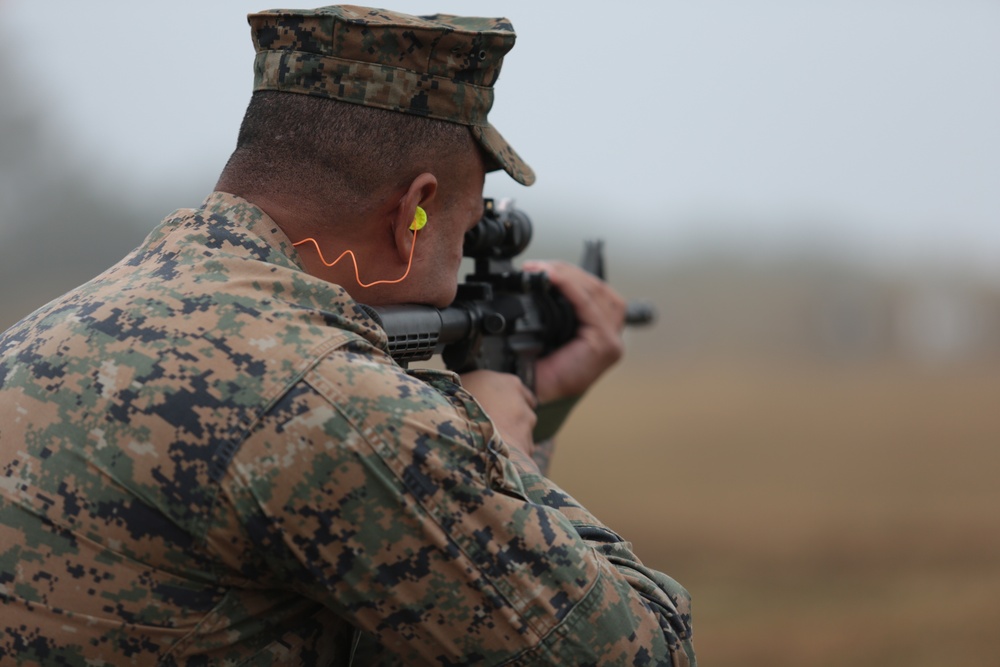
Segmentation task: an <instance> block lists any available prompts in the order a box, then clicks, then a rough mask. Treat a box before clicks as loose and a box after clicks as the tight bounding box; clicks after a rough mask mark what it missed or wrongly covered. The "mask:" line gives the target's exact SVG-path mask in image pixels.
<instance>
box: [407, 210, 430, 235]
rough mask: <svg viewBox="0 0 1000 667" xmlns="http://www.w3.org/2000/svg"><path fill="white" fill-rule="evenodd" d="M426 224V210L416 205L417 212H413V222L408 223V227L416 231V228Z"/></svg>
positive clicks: (421, 227)
mask: <svg viewBox="0 0 1000 667" xmlns="http://www.w3.org/2000/svg"><path fill="white" fill-rule="evenodd" d="M426 224H427V211H425V210H424V209H422V208H420V207H419V206H418V207H417V212H416V213H414V214H413V222H411V223H410V229H412V230H413V231H417V230H418V229H423V228H424V225H426Z"/></svg>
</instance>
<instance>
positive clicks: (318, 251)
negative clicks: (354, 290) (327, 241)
mask: <svg viewBox="0 0 1000 667" xmlns="http://www.w3.org/2000/svg"><path fill="white" fill-rule="evenodd" d="M421 226H423V225H421ZM309 242H312V244H313V245H314V246H316V254H318V255H319V261H321V262H323V264H325V265H326V266H333V265H334V264H336V263H337V262H339V261H340V260H342V259H344V256H345V255H350V256H351V262H352V263H353V264H354V278H355V280H357V281H358V285H360V286H361V287H372V286H374V285H394V284H396V283H401V282H403V281H404V280H406V276H408V275H410V268H411V267H412V266H413V251H414V250H415V249H416V247H417V230H416V229H414V230H413V239H412V241H411V242H410V261H409V262H407V264H406V272H405V273H404V274H403V275H402V276H401V277H399V278H397V279H395V280H376V281H375V282H372V283H363V282H361V273H360V272H359V271H358V258H357V257H356V256H355V255H354V251H352V250H345V251H344V252H342V253H340V257H338V258H337V259H335V260H333V261H332V262H328V261H326V258H325V257H323V251H322V250H321V249H320V247H319V242H318V241H316V239H314V238H312V237H311V236H310V237H309V238H307V239H302V240H301V241H297V242H295V243H293V244H292V245H293V246H300V245H302V244H303V243H309Z"/></svg>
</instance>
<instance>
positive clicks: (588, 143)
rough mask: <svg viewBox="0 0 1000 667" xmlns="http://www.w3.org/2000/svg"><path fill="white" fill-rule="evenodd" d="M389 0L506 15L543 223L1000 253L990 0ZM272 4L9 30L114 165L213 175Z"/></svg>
mask: <svg viewBox="0 0 1000 667" xmlns="http://www.w3.org/2000/svg"><path fill="white" fill-rule="evenodd" d="M293 6H296V5H293ZM388 6H389V7H390V8H392V9H397V10H399V11H405V12H409V13H416V14H425V13H432V12H436V11H443V12H449V13H463V14H478V15H491V16H496V15H503V16H507V17H509V18H510V19H511V20H512V22H513V24H514V27H515V29H516V30H517V32H518V43H517V46H516V47H515V48H514V50H513V51H512V53H511V54H510V55H509V56H508V57H507V59H506V61H505V63H504V67H503V73H502V75H501V77H500V81H499V83H498V85H497V101H496V104H495V106H494V110H493V112H492V113H491V120H492V121H493V123H494V125H496V126H497V128H498V129H500V131H501V132H502V133H503V134H504V135H505V137H506V138H507V139H508V140H509V141H510V142H511V143H512V144H513V145H514V146H515V147H516V148H517V150H518V151H519V152H520V153H521V155H522V156H523V157H524V158H525V159H526V160H527V161H528V162H529V164H531V165H532V166H533V167H534V168H535V170H536V172H537V173H538V182H537V184H536V185H535V186H533V187H532V188H523V187H522V186H519V185H517V184H515V183H514V182H513V181H511V180H510V179H509V178H506V177H505V176H503V175H492V176H491V177H490V178H489V179H488V181H487V194H489V195H494V196H498V197H501V196H514V197H516V198H517V200H518V203H519V204H520V205H521V206H522V208H524V209H525V210H527V211H528V212H529V213H535V215H534V216H533V217H535V221H536V223H537V224H545V225H548V226H550V228H552V229H556V228H558V229H562V230H565V233H566V234H567V235H569V236H571V235H574V234H575V233H576V232H575V230H574V228H573V226H572V225H573V222H574V221H575V220H577V219H584V220H586V222H585V223H584V224H585V225H589V226H593V225H594V224H595V223H596V222H597V221H599V222H600V223H601V224H603V225H606V226H607V227H608V228H609V229H610V231H609V232H608V234H609V235H611V236H616V237H621V238H623V239H626V240H627V241H629V242H631V243H634V244H638V243H640V242H641V243H642V245H643V247H644V248H645V249H647V250H649V251H652V252H657V251H660V250H667V249H669V248H670V247H673V246H676V245H677V244H679V243H683V242H685V240H687V241H690V239H691V238H699V237H712V236H719V237H721V238H725V239H729V241H730V242H737V243H747V244H750V245H753V244H755V243H765V244H766V243H774V242H785V241H787V240H788V239H792V240H793V241H796V242H798V241H801V240H804V239H820V240H821V241H822V242H824V243H833V244H836V243H847V244H856V245H861V246H864V247H865V248H866V249H867V251H869V252H873V253H876V254H878V253H884V254H886V256H890V255H891V256H908V255H916V256H919V255H929V256H935V255H938V256H941V257H946V258H951V259H953V260H958V261H963V262H970V263H974V264H979V265H983V266H997V265H1000V188H998V184H1000V66H998V63H1000V39H998V34H1000V2H996V0H940V1H936V2H931V1H928V0H892V1H890V0H882V1H879V0H824V1H820V0H772V1H764V0H647V1H628V0H621V1H619V2H614V3H608V2H593V1H589V0H584V1H574V2H569V1H552V0H547V1H545V2H543V1H542V0H530V1H516V0H513V1H511V0H508V1H505V2H485V1H479V0H422V1H421V2H414V1H411V0H398V1H396V2H393V3H391V4H388ZM271 7H273V6H272V5H266V4H261V3H260V2H247V1H245V0H211V1H209V0H199V1H194V0H183V1H179V0H175V1H172V2H169V3H168V2H135V1H134V0H133V1H131V2H126V1H124V0H121V1H110V0H92V1H91V2H87V3H80V2H71V1H68V0H67V1H49V2H38V1H37V0H0V39H3V40H4V41H5V42H6V44H7V49H6V51H7V53H8V55H9V56H13V59H14V60H13V63H12V65H13V66H14V67H15V68H16V69H17V70H18V72H19V76H20V77H21V78H22V80H25V81H28V82H30V83H31V87H32V89H33V90H32V93H33V94H34V95H35V96H37V97H38V98H39V99H40V100H42V101H43V102H44V104H45V105H46V107H47V108H48V109H49V112H50V114H51V123H52V128H53V133H54V134H55V135H57V136H58V137H60V140H61V141H62V140H65V143H66V145H67V150H69V151H70V152H72V153H76V154H79V155H82V156H86V159H87V160H88V162H89V163H91V164H92V165H93V168H94V170H95V171H98V170H99V171H101V172H102V173H104V174H105V175H104V176H103V177H102V178H104V179H106V180H107V181H108V182H114V183H120V184H122V185H124V186H125V187H127V188H132V189H135V191H136V192H137V193H139V194H141V193H143V192H149V191H153V190H156V191H158V192H166V193H169V192H170V189H171V188H176V189H177V191H178V192H185V193H187V192H194V191H198V192H199V193H200V192H202V191H204V192H206V193H207V192H208V190H210V188H211V186H212V184H213V183H214V179H215V176H216V175H217V174H218V171H219V169H220V168H221V166H222V165H223V164H224V162H225V160H226V158H227V157H228V154H229V152H230V151H231V150H232V147H233V145H234V141H235V136H236V130H237V128H238V125H239V121H240V118H241V117H242V113H243V110H244V108H245V106H246V102H247V100H248V98H249V94H250V88H251V84H252V72H251V63H252V59H253V49H252V47H251V44H250V38H249V28H248V26H247V23H246V19H245V15H246V13H247V12H249V11H256V10H260V9H267V8H271ZM0 103H2V102H0ZM192 203H196V202H191V201H179V202H177V205H179V206H180V205H190V204H192ZM539 214H540V215H542V216H544V219H543V220H539V219H538V217H539Z"/></svg>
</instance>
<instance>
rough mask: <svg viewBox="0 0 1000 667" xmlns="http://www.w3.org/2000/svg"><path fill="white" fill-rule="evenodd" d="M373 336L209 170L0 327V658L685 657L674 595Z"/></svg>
mask: <svg viewBox="0 0 1000 667" xmlns="http://www.w3.org/2000/svg"><path fill="white" fill-rule="evenodd" d="M384 348H385V337H384V333H383V332H382V331H381V330H380V329H378V328H377V327H376V326H375V325H374V323H373V322H372V321H371V320H370V319H368V318H367V317H366V316H365V315H364V313H363V311H361V310H360V309H359V307H358V306H357V305H356V304H355V302H354V301H352V300H351V298H350V297H349V296H348V295H347V294H346V292H345V291H344V290H343V289H342V288H340V287H338V286H336V285H333V284H330V283H326V282H324V281H321V280H319V279H317V278H313V277H311V276H309V275H308V274H306V273H305V272H304V271H303V270H302V267H301V266H300V265H299V264H298V263H297V260H296V255H295V252H294V250H293V249H292V247H291V244H290V242H289V240H288V238H287V237H285V236H284V235H283V233H282V232H281V231H280V230H279V229H278V228H277V226H276V225H275V224H274V222H273V221H272V220H270V219H269V218H268V217H267V216H266V214H264V213H263V212H262V211H261V210H260V209H258V208H256V207H254V206H253V205H251V204H250V203H248V202H246V201H245V200H242V199H240V198H238V197H234V196H232V195H227V194H223V193H213V194H212V195H211V196H210V197H209V198H208V199H207V200H206V202H205V204H204V205H203V207H202V208H200V209H197V210H194V209H191V210H180V211H177V212H175V213H174V214H172V215H171V216H169V217H168V218H167V219H166V220H164V222H163V223H161V224H160V226H159V227H158V228H157V229H156V230H154V231H153V232H152V233H151V234H150V236H149V237H148V238H147V239H146V241H145V242H144V243H143V245H142V246H140V247H139V248H138V249H136V250H135V251H133V252H132V253H131V254H130V255H128V256H127V257H126V258H124V259H123V260H122V261H121V262H120V263H118V264H117V265H115V266H114V267H112V268H110V269H109V270H107V271H106V272H104V273H103V274H101V275H100V276H98V277H97V278H95V279H94V280H92V281H90V282H89V283H87V284H85V285H83V286H81V287H79V288H77V289H76V290H74V291H72V292H70V293H68V294H66V295H65V296H63V297H61V298H60V299H58V300H56V301H54V302H52V303H50V304H48V305H47V306H45V307H43V308H41V309H40V310H38V311H37V312H35V313H33V314H32V315H31V316H29V317H28V318H26V319H25V320H24V321H22V322H21V323H19V324H17V325H15V326H14V327H13V328H11V329H10V330H8V331H7V332H6V333H5V334H4V335H3V337H2V338H0V465H2V468H3V470H2V474H0V601H2V604H0V664H3V665H8V664H11V665H13V664H18V665H20V664H24V665H29V664H30V665H38V664H45V665H48V664H66V665H83V664H86V665H91V666H93V665H105V664H113V665H118V664H134V665H152V664H159V665H175V664H186V665H210V664H211V665H215V664H241V665H243V664H247V665H278V664H280V665H323V664H338V665H341V664H344V665H346V664H349V663H350V661H351V656H352V654H353V656H354V661H353V662H354V664H406V665H439V666H440V665H458V664H477V665H497V664H505V665H506V664H511V665H515V664H516V665H522V664H523V665H528V664H559V665H584V664H589V665H625V664H628V665H632V664H636V665H640V664H641V665H674V666H678V665H688V664H693V662H694V661H693V651H692V649H691V644H690V615H689V606H688V598H687V593H686V592H685V591H684V590H683V589H682V588H681V587H680V586H678V585H677V584H676V583H675V582H674V581H673V580H671V579H670V578H668V577H666V576H664V575H662V574H660V573H658V572H655V571H651V570H649V569H647V568H645V567H643V566H642V565H641V564H640V563H639V561H638V560H637V559H636V558H635V556H634V555H633V554H632V553H631V550H630V545H629V544H628V543H627V542H624V541H622V539H621V538H619V537H618V536H617V535H616V534H615V533H613V532H612V531H611V530H609V529H608V528H606V527H605V526H603V525H602V524H601V523H599V522H598V521H597V520H596V519H594V517H592V516H591V515H590V514H589V513H588V512H587V511H586V510H585V509H584V508H582V507H581V506H580V505H579V504H578V503H576V502H575V501H574V500H573V499H572V498H570V497H569V496H568V495H566V494H565V493H564V492H563V491H561V490H560V489H558V488H557V487H556V486H554V485H553V484H552V483H551V482H550V481H549V480H547V479H546V478H544V477H542V476H541V475H539V474H537V472H536V473H534V474H532V473H531V472H530V471H529V470H528V468H527V467H524V468H523V469H522V468H519V467H518V465H516V464H515V463H513V462H512V460H511V458H509V451H508V449H507V447H506V445H505V444H504V443H503V442H502V441H501V440H500V439H499V438H498V437H497V436H496V433H495V431H494V428H493V425H492V424H491V422H490V421H489V418H488V417H487V416H486V415H485V414H484V413H483V411H482V409H481V408H480V407H479V406H478V404H477V403H476V402H475V401H474V400H473V399H472V397H471V395H470V394H468V393H467V392H466V391H465V390H463V389H462V388H461V387H460V385H459V384H458V380H457V377H456V376H454V375H453V374H451V373H448V372H442V371H411V372H407V371H406V370H404V369H402V368H400V367H399V366H398V365H396V364H395V363H394V362H393V361H392V359H391V358H390V357H389V356H388V355H387V354H386V353H385V352H384ZM355 628H358V629H359V631H357V632H356V631H355V630H354V629H355Z"/></svg>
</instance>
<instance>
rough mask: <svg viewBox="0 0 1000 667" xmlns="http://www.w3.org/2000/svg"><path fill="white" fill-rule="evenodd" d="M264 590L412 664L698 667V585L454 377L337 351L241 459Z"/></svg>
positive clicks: (237, 467)
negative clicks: (589, 507)
mask: <svg viewBox="0 0 1000 667" xmlns="http://www.w3.org/2000/svg"><path fill="white" fill-rule="evenodd" d="M230 490H231V491H230V495H231V499H230V500H231V502H233V503H234V504H235V505H236V506H237V508H238V511H239V513H240V515H241V516H242V517H244V518H243V521H244V523H245V525H246V530H247V532H248V533H249V534H250V536H251V540H252V543H253V544H254V545H255V549H256V550H257V551H259V553H260V554H261V556H260V557H261V558H264V559H266V561H267V563H268V568H269V577H271V579H272V581H271V582H270V585H280V586H291V587H294V588H295V589H296V590H298V591H300V593H301V594H302V595H304V596H307V597H309V598H312V599H314V600H316V601H318V602H320V603H322V604H323V605H324V606H325V607H327V608H329V609H330V610H332V611H333V612H334V613H335V614H336V615H338V616H339V617H341V618H342V619H345V620H347V621H348V622H350V623H351V624H352V625H354V626H355V627H357V628H359V629H361V630H363V631H364V632H365V633H366V634H368V635H370V636H371V637H373V638H374V640H375V641H376V642H377V643H378V644H379V645H380V646H381V647H382V648H383V649H384V650H385V651H386V652H387V653H389V654H391V655H392V656H394V661H398V662H399V663H400V664H407V665H439V666H440V665H458V664H480V665H535V664H565V665H602V666H603V665H635V664H642V665H670V666H671V667H680V666H682V665H692V664H694V660H693V653H692V651H691V648H690V615H689V607H688V599H687V595H686V593H685V592H684V591H683V589H681V588H680V587H679V586H678V585H677V584H676V583H674V582H673V581H672V580H670V579H669V578H667V577H665V576H664V575H662V574H659V573H656V572H653V571H651V570H648V569H646V568H644V567H642V565H641V564H639V562H638V560H637V559H636V558H635V556H633V555H632V553H631V550H630V548H629V545H628V544H627V543H626V542H624V541H622V540H621V538H619V537H618V536H617V535H615V534H614V533H613V532H612V531H610V530H609V529H607V528H606V527H604V526H603V525H601V524H600V523H599V522H597V521H596V520H594V519H593V518H592V517H590V515H589V514H587V512H586V511H585V510H584V509H583V508H582V507H580V506H579V505H578V504H577V503H575V502H574V501H573V500H572V499H571V498H569V496H567V495H566V494H564V493H562V492H561V491H559V490H558V489H557V488H556V487H555V486H553V485H552V484H551V483H550V482H548V481H547V480H545V479H544V478H543V477H541V476H540V475H536V476H532V475H531V474H527V473H523V474H522V472H520V471H518V469H517V468H516V466H515V465H514V464H513V463H512V461H511V460H510V458H509V451H508V449H507V447H506V445H504V444H503V443H502V442H501V441H500V440H499V439H498V438H497V436H496V434H495V432H494V429H493V426H492V424H491V422H490V421H489V419H488V418H487V417H486V416H485V414H484V413H483V412H482V410H481V408H480V407H479V406H478V404H476V403H475V401H474V400H473V399H472V397H471V396H470V395H469V394H468V393H467V392H465V391H464V390H463V389H461V387H460V386H459V385H458V384H457V381H456V380H455V378H454V376H452V375H451V374H447V373H436V374H434V373H429V374H427V375H424V376H422V377H419V378H418V377H414V376H412V375H408V374H406V373H405V372H403V371H402V370H401V369H399V368H398V367H397V366H395V365H393V364H391V362H387V361H386V360H383V359H379V358H377V357H374V356H372V355H370V354H368V355H365V354H358V353H352V352H350V351H338V352H336V353H334V354H330V355H328V356H327V357H325V358H324V359H322V360H321V361H320V362H319V363H318V364H317V365H316V366H315V367H314V368H312V369H311V370H310V371H309V372H308V373H307V374H306V375H305V376H304V378H303V380H302V382H300V383H299V384H298V385H296V386H295V387H294V388H293V390H291V391H289V392H287V393H286V394H284V395H283V396H281V397H280V398H279V399H277V400H276V402H275V404H274V406H273V407H272V409H271V410H270V411H269V412H268V414H267V415H266V417H265V418H264V419H263V420H262V421H261V422H260V424H259V425H257V426H256V427H255V429H254V431H253V433H251V434H250V436H249V437H248V438H247V440H246V441H245V442H244V443H243V445H242V446H241V449H240V452H239V455H238V456H237V458H236V459H235V460H234V462H233V465H232V466H231V467H230Z"/></svg>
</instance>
